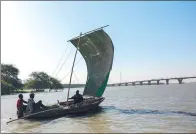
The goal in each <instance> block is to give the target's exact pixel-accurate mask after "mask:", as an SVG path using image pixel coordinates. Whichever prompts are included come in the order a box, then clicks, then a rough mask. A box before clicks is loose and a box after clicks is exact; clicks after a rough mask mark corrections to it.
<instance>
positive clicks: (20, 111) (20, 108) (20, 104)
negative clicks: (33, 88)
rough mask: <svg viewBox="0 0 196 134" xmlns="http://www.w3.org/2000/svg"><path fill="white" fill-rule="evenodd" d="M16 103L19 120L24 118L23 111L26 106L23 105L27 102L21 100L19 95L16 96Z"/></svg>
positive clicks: (21, 97) (21, 96)
mask: <svg viewBox="0 0 196 134" xmlns="http://www.w3.org/2000/svg"><path fill="white" fill-rule="evenodd" d="M18 98H19V99H18V101H17V115H18V118H21V117H23V116H24V111H25V109H26V107H27V105H23V103H26V104H27V102H26V101H25V100H23V95H22V94H19V95H18Z"/></svg>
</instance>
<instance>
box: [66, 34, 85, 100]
mask: <svg viewBox="0 0 196 134" xmlns="http://www.w3.org/2000/svg"><path fill="white" fill-rule="evenodd" d="M81 35H82V32H81V33H80V36H79V40H78V44H77V47H76V52H75V56H74V61H73V65H72V69H71V75H70V80H69V88H68V92H67V103H68V99H69V91H70V86H71V78H72V74H73V68H74V64H75V60H76V55H77V52H78V46H79V44H80V38H81Z"/></svg>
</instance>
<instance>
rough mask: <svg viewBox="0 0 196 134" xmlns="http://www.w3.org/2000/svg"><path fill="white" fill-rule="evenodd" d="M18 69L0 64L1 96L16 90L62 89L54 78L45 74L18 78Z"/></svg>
mask: <svg viewBox="0 0 196 134" xmlns="http://www.w3.org/2000/svg"><path fill="white" fill-rule="evenodd" d="M18 74H19V69H18V68H17V67H15V66H14V65H12V64H1V95H5V94H11V93H13V92H15V91H17V90H23V89H35V90H36V91H40V90H44V89H50V90H51V89H55V90H58V89H63V85H62V84H61V82H60V81H59V80H57V79H56V78H54V77H52V76H49V75H48V74H47V73H45V72H32V73H31V74H30V75H29V77H30V78H28V79H26V80H24V81H22V80H21V79H19V78H18Z"/></svg>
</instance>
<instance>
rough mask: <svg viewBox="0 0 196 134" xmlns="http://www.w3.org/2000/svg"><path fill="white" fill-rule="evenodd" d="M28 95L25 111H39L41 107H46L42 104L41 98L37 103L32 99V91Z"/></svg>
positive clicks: (33, 95)
mask: <svg viewBox="0 0 196 134" xmlns="http://www.w3.org/2000/svg"><path fill="white" fill-rule="evenodd" d="M29 96H30V98H29V99H28V103H27V109H26V111H27V112H30V113H34V112H37V111H39V110H40V109H41V108H47V107H46V106H45V105H43V104H42V101H41V100H39V101H38V102H37V103H35V101H34V97H35V94H34V93H31V94H30V95H29Z"/></svg>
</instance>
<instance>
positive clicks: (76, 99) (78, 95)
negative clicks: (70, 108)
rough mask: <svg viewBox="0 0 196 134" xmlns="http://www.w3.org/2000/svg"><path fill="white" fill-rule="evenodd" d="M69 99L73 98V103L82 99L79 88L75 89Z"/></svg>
mask: <svg viewBox="0 0 196 134" xmlns="http://www.w3.org/2000/svg"><path fill="white" fill-rule="evenodd" d="M69 99H74V104H76V103H80V102H82V101H83V100H84V99H83V96H82V95H81V94H79V90H77V91H76V94H75V95H74V96H72V97H71V98H69Z"/></svg>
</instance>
